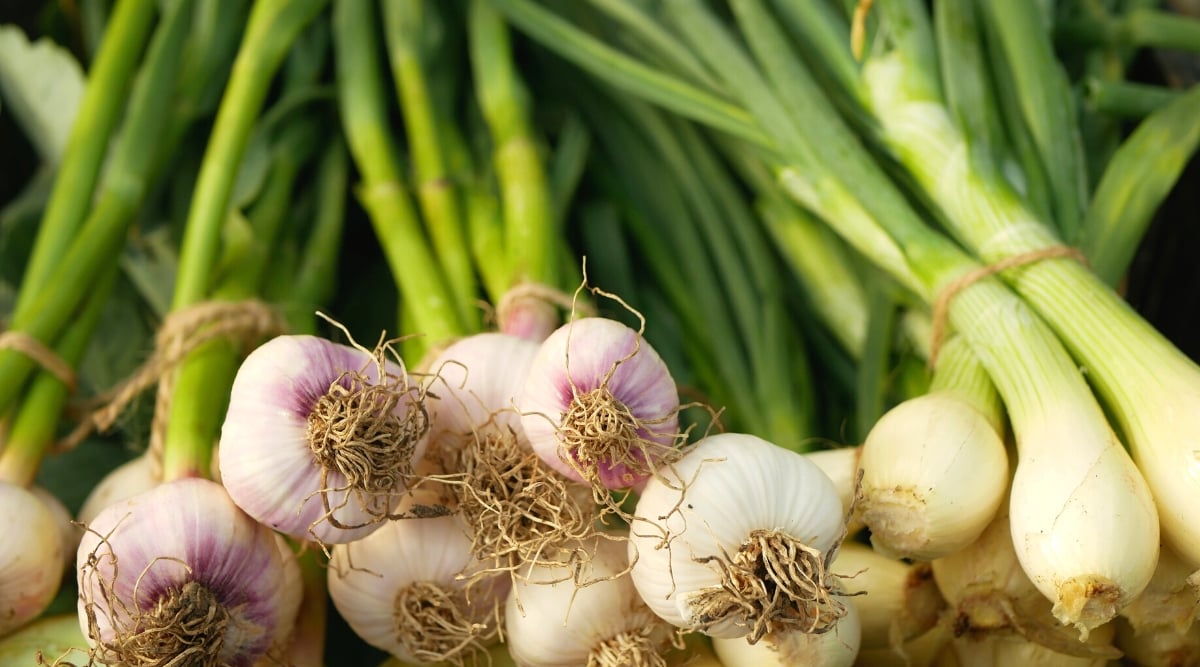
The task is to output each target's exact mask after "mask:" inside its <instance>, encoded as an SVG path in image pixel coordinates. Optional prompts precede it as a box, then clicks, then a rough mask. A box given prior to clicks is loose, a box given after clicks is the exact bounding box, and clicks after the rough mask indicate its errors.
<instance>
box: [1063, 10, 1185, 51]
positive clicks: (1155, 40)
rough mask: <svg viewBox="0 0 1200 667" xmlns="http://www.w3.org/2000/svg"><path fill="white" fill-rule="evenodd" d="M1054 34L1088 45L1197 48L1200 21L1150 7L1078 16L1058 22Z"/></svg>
mask: <svg viewBox="0 0 1200 667" xmlns="http://www.w3.org/2000/svg"><path fill="white" fill-rule="evenodd" d="M1056 36H1057V37H1059V38H1062V39H1065V40H1067V41H1069V42H1072V43H1075V44H1083V45H1088V46H1097V45H1098V46H1108V47H1124V48H1158V49H1178V50H1181V51H1193V52H1195V51H1200V21H1197V20H1196V19H1195V18H1192V17H1188V16H1185V15H1183V14H1181V13H1178V12H1170V11H1163V10H1161V9H1157V8H1153V7H1137V8H1134V9H1131V10H1129V11H1127V12H1122V13H1118V14H1111V15H1107V16H1079V17H1077V18H1075V19H1073V20H1070V21H1067V22H1065V23H1064V24H1063V25H1061V26H1058V27H1057V30H1056Z"/></svg>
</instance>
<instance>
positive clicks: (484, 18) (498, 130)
mask: <svg viewBox="0 0 1200 667" xmlns="http://www.w3.org/2000/svg"><path fill="white" fill-rule="evenodd" d="M468 27H469V36H470V48H471V66H472V69H473V73H474V81H475V94H476V97H477V98H478V100H479V105H480V108H481V109H482V110H483V116H484V119H485V120H486V121H487V124H488V128H489V129H490V130H491V136H492V146H493V152H492V159H493V162H494V164H495V168H496V178H497V179H498V180H499V182H500V193H501V194H500V198H501V203H502V205H503V207H504V252H505V254H506V255H507V257H508V262H509V265H510V267H511V268H510V275H511V281H512V284H517V283H520V282H524V281H530V282H535V283H543V284H547V285H551V286H557V281H556V275H555V261H554V259H555V258H554V254H553V253H554V245H553V243H552V241H553V239H554V230H555V220H554V208H553V203H552V200H551V197H550V187H549V185H548V182H547V177H546V168H545V165H544V164H543V161H542V156H541V155H540V152H539V150H538V142H537V141H536V139H535V137H534V135H533V129H532V127H531V119H530V108H529V107H530V100H529V91H528V90H527V89H526V88H525V84H524V82H523V81H521V78H520V75H519V74H518V72H517V71H516V68H515V63H514V62H513V54H512V46H511V44H510V43H509V34H508V26H506V25H505V24H504V21H503V19H502V18H501V16H500V14H499V12H497V11H496V9H495V8H494V7H493V6H492V5H491V3H490V1H489V0H472V2H471V4H470V9H469V14H468Z"/></svg>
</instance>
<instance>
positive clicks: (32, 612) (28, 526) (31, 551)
mask: <svg viewBox="0 0 1200 667" xmlns="http://www.w3.org/2000/svg"><path fill="white" fill-rule="evenodd" d="M0 507H2V508H4V515H5V516H7V517H8V522H9V527H8V529H7V530H6V531H4V540H3V542H2V543H0V636H4V635H7V634H8V633H10V632H12V631H13V630H16V629H17V628H20V627H22V626H23V625H25V624H26V623H28V622H29V621H31V620H33V619H34V618H37V616H38V615H39V614H41V613H42V611H43V610H44V609H45V608H46V606H47V605H49V604H50V601H51V600H53V599H54V596H55V594H57V593H58V588H59V585H60V584H61V583H62V576H63V571H62V550H63V540H62V537H61V535H60V533H59V531H58V529H57V528H56V527H55V516H54V512H53V510H51V509H50V507H49V506H48V505H47V504H46V503H45V502H43V501H42V500H41V499H40V498H38V497H37V495H35V494H34V493H33V492H32V491H30V490H28V489H25V488H22V487H19V486H16V485H13V484H8V483H6V482H0Z"/></svg>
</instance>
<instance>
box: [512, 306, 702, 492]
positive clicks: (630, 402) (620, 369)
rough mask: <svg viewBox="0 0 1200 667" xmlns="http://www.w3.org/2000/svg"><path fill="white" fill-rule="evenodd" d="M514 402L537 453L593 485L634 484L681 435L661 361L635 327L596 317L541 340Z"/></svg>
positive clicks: (674, 392)
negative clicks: (520, 390)
mask: <svg viewBox="0 0 1200 667" xmlns="http://www.w3.org/2000/svg"><path fill="white" fill-rule="evenodd" d="M518 405H519V407H520V411H521V424H522V426H524V429H525V435H526V437H528V438H529V443H530V445H531V446H532V447H533V450H534V451H535V452H537V453H538V456H540V457H541V458H542V460H543V461H545V462H546V463H547V464H549V465H550V466H551V467H553V468H554V469H556V470H558V471H559V472H560V473H562V474H563V475H566V476H567V477H568V478H570V479H573V480H576V481H580V482H587V483H589V484H592V485H593V486H596V487H598V489H627V488H631V487H634V486H637V485H639V484H641V483H642V482H643V481H644V480H645V479H646V478H647V477H648V476H649V475H650V474H651V473H652V471H653V470H654V469H655V468H656V467H657V466H658V465H659V463H658V461H659V459H661V458H663V457H670V456H672V455H673V454H674V453H675V452H676V450H675V445H676V444H677V442H679V441H680V440H681V439H682V438H681V436H680V434H679V432H678V431H679V395H678V390H677V388H676V386H675V381H674V380H673V379H672V377H671V373H670V371H669V370H668V369H667V365H666V363H664V362H663V360H662V358H661V357H659V356H658V353H657V352H655V351H654V348H653V347H651V346H650V343H648V342H647V341H646V340H645V339H644V338H643V337H642V336H641V335H640V334H639V333H638V332H637V331H635V330H633V329H631V328H629V327H627V326H625V325H624V324H622V323H620V322H617V321H616V320H610V319H606V318H602V317H585V318H581V319H578V320H574V321H571V322H568V323H567V324H564V325H563V326H561V327H559V328H558V329H557V330H555V332H554V333H552V334H550V336H549V337H548V338H547V339H546V340H545V341H543V342H542V344H541V347H540V348H539V349H538V352H537V356H536V357H534V360H533V363H532V365H531V366H530V368H529V374H528V376H527V378H526V382H525V387H524V390H523V392H522V394H521V398H520V401H519V404H518Z"/></svg>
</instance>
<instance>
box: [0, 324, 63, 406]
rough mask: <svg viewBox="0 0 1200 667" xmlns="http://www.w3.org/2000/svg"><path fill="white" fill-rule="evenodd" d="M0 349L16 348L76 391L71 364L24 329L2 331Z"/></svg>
mask: <svg viewBox="0 0 1200 667" xmlns="http://www.w3.org/2000/svg"><path fill="white" fill-rule="evenodd" d="M0 349H10V350H16V351H17V352H20V353H21V354H23V355H25V356H27V357H29V358H30V359H32V360H33V361H34V363H36V364H37V365H39V366H41V367H42V368H43V369H45V370H46V371H48V372H49V373H50V374H51V375H53V376H54V377H56V378H58V379H59V381H61V382H62V383H63V384H65V385H67V389H69V390H70V391H71V392H72V393H74V391H75V387H76V378H75V369H73V368H71V364H69V363H67V362H66V360H64V359H63V358H62V357H60V356H58V353H57V352H55V351H54V350H53V349H52V348H51V347H50V346H48V345H46V344H45V343H43V342H42V341H40V340H38V339H36V338H34V337H33V336H30V335H29V334H27V333H25V332H24V331H5V332H4V333H0Z"/></svg>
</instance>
